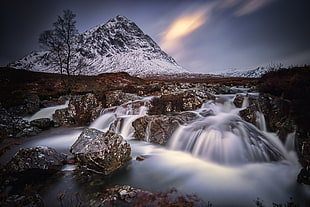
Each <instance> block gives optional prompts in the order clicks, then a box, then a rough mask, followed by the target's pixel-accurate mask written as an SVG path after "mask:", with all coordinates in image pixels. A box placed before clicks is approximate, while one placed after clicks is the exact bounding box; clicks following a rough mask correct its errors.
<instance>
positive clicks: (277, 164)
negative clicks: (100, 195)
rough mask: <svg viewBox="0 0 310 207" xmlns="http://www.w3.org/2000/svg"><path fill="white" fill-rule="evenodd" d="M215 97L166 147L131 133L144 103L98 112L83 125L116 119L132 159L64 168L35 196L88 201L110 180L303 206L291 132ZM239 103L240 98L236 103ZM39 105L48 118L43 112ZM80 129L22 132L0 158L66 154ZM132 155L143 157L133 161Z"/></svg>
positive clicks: (233, 202) (103, 126) (308, 198)
mask: <svg viewBox="0 0 310 207" xmlns="http://www.w3.org/2000/svg"><path fill="white" fill-rule="evenodd" d="M217 98H218V99H221V100H225V101H218V102H207V103H205V104H204V105H203V106H202V108H201V109H199V110H197V111H195V112H194V113H197V114H198V115H199V116H200V117H199V118H198V119H197V120H195V121H194V122H193V123H191V124H188V125H184V126H182V125H181V126H179V128H178V129H177V130H176V131H175V132H174V134H173V135H172V137H171V138H170V140H169V142H168V144H167V145H166V146H160V145H155V144H151V143H148V142H142V141H136V140H134V139H133V137H132V136H133V130H134V129H133V127H132V126H131V123H132V122H133V121H134V120H135V119H137V118H138V117H141V116H144V115H146V113H147V106H146V105H145V106H141V107H140V108H139V109H137V110H135V109H133V108H130V107H127V108H126V109H124V107H121V106H120V107H118V108H117V109H116V110H115V111H109V110H106V111H103V112H102V114H101V116H100V117H99V118H97V119H96V120H95V121H94V122H93V123H92V124H91V125H90V127H92V128H96V129H100V130H102V131H106V130H108V129H109V128H111V127H112V123H118V124H116V125H115V126H114V128H115V129H114V130H115V131H116V132H117V133H120V134H121V135H122V136H123V137H124V138H125V139H126V140H127V141H128V142H129V143H130V145H131V149H132V158H133V159H132V160H131V161H129V162H128V163H127V164H126V165H125V166H124V167H122V168H121V169H119V170H117V171H116V172H115V173H113V174H112V175H108V176H104V175H100V174H95V173H92V172H88V174H87V176H86V175H84V176H82V177H79V176H78V175H76V173H75V172H74V169H75V166H74V165H66V166H64V168H63V169H62V171H63V174H62V175H61V176H58V177H57V178H51V179H50V180H46V181H44V183H43V184H44V185H45V188H44V190H42V192H41V196H42V197H43V199H44V202H45V204H46V206H60V203H59V201H58V200H57V195H58V194H59V193H62V192H65V193H66V195H67V200H64V202H65V204H67V205H68V206H69V205H70V202H71V205H72V202H73V201H72V197H74V195H75V194H76V193H77V192H78V193H80V194H81V195H82V197H83V199H84V200H88V201H87V202H89V201H90V200H91V199H95V198H91V196H89V195H93V194H95V192H100V189H104V188H105V187H106V186H111V185H115V184H119V185H131V186H133V187H135V188H141V189H143V190H149V191H152V192H160V191H167V190H169V189H171V188H176V189H177V190H178V193H180V194H195V195H197V196H198V197H199V198H200V199H202V200H203V201H204V202H205V203H208V201H209V202H211V203H212V204H213V206H215V207H221V206H230V207H232V206H238V207H243V206H244V207H248V206H256V205H255V201H256V200H257V199H259V200H261V201H263V204H264V206H272V203H278V204H286V203H287V202H288V201H290V200H291V199H292V200H293V201H294V202H296V203H298V204H299V206H305V207H306V206H309V204H310V188H309V186H305V185H301V184H298V183H297V182H296V177H297V175H298V173H299V171H300V169H301V166H300V164H299V163H298V159H297V155H296V153H295V152H294V150H293V149H294V147H293V140H294V134H290V135H289V136H288V138H287V141H286V143H285V144H282V143H281V142H280V140H279V138H278V137H277V136H276V135H275V134H273V133H269V132H267V131H266V127H265V123H264V119H263V117H260V116H258V117H260V119H258V120H257V126H254V125H252V124H249V123H247V122H245V121H243V120H242V119H241V117H240V116H239V115H238V112H239V111H240V108H236V107H234V106H233V104H232V100H233V98H234V95H233V94H232V95H229V96H227V95H225V96H218V97H217ZM149 99H150V98H148V99H145V100H144V101H146V102H147V101H148V100H149ZM127 105H128V103H127ZM246 105H247V103H246V99H245V101H244V103H243V107H246ZM62 107H64V105H62V106H60V108H62ZM55 108H56V109H57V108H59V107H54V109H55ZM56 109H55V110H56ZM43 110H46V111H48V114H49V116H50V110H47V109H43ZM38 113H39V112H38ZM40 117H42V116H41V115H40ZM43 117H44V115H43ZM29 119H31V118H29ZM120 120H121V121H120ZM82 130H83V127H59V128H52V129H49V130H47V131H44V132H42V133H40V134H39V135H36V136H34V137H30V138H23V139H22V140H21V143H22V144H21V145H20V146H15V147H13V148H11V150H9V151H8V152H7V153H6V154H5V155H4V156H2V157H1V161H2V162H4V160H5V161H8V160H9V159H10V157H12V156H13V155H14V153H16V152H17V151H18V149H19V148H21V147H23V148H28V147H35V146H39V145H40V146H42V145H44V146H49V147H53V148H55V149H56V150H57V151H58V152H63V153H66V154H70V152H69V149H70V147H71V145H72V144H73V143H74V142H75V140H76V139H77V137H78V136H79V134H80V133H81V132H82ZM139 155H143V156H145V157H147V159H145V160H143V161H137V160H136V157H137V156H139ZM70 200H71V201H70ZM87 202H85V203H87ZM64 206H66V205H64ZM85 206H87V204H86V205H85Z"/></svg>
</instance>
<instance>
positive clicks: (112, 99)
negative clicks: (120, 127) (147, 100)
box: [105, 90, 142, 107]
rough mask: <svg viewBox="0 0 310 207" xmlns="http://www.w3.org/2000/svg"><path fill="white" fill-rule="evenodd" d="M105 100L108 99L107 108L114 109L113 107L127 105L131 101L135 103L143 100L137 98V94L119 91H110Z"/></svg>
mask: <svg viewBox="0 0 310 207" xmlns="http://www.w3.org/2000/svg"><path fill="white" fill-rule="evenodd" d="M105 99H106V101H105V102H106V103H105V104H106V106H107V107H112V106H119V105H122V104H124V103H127V102H129V101H135V100H139V99H142V98H141V97H140V96H137V95H135V94H131V93H124V92H122V91H119V90H115V91H109V92H107V93H106V94H105Z"/></svg>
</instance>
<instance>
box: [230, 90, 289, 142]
mask: <svg viewBox="0 0 310 207" xmlns="http://www.w3.org/2000/svg"><path fill="white" fill-rule="evenodd" d="M243 101H244V96H243V95H237V96H236V98H235V100H234V104H235V105H236V106H237V107H242V103H243ZM259 113H262V114H263V115H264V118H265V120H266V125H267V126H266V127H267V130H268V131H270V132H276V133H277V134H278V136H279V138H280V139H281V140H282V141H283V142H284V141H285V139H286V137H287V135H288V134H289V133H291V132H293V131H294V130H295V127H294V126H295V124H294V121H293V119H292V117H291V114H290V113H291V107H290V102H289V101H288V100H285V99H281V98H278V97H275V96H272V95H269V94H260V95H259V97H258V98H256V97H253V96H248V106H247V107H246V108H245V109H243V110H241V111H240V112H239V114H240V116H241V117H242V118H243V119H244V120H245V121H247V122H249V123H252V124H254V125H256V126H257V120H258V118H259V115H260V114H259Z"/></svg>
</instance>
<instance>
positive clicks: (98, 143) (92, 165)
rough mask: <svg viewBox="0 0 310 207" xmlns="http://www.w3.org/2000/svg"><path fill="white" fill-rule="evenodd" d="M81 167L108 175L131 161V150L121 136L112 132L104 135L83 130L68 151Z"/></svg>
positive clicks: (95, 131) (94, 130)
mask: <svg viewBox="0 0 310 207" xmlns="http://www.w3.org/2000/svg"><path fill="white" fill-rule="evenodd" d="M70 151H71V153H72V154H73V155H74V156H75V157H76V159H77V161H78V162H79V163H80V164H81V165H85V166H87V168H89V169H91V170H94V171H97V172H100V173H103V174H105V175H107V174H110V173H111V172H113V171H115V170H116V169H118V168H120V167H121V166H123V165H124V164H125V163H126V162H127V161H129V160H130V159H131V157H130V154H131V148H130V145H129V144H128V143H127V141H126V140H124V139H123V137H122V136H120V135H118V134H116V133H115V132H113V131H107V132H105V133H103V132H101V131H99V130H96V129H90V128H87V129H85V130H84V131H83V132H82V133H81V135H80V136H79V138H78V139H77V141H76V142H75V143H74V144H73V145H72V147H71V149H70Z"/></svg>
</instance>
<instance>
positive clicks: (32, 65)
mask: <svg viewBox="0 0 310 207" xmlns="http://www.w3.org/2000/svg"><path fill="white" fill-rule="evenodd" d="M75 41H76V44H78V48H79V53H78V55H79V56H80V57H81V58H83V59H84V62H85V63H86V67H85V68H84V69H83V70H82V71H81V73H82V74H85V75H97V74H100V73H106V72H127V73H129V74H130V75H133V76H138V77H145V76H150V75H165V74H170V75H171V74H180V73H188V71H187V70H185V69H183V68H182V67H181V66H179V65H178V64H177V63H176V61H175V60H174V59H173V58H172V57H170V56H169V55H167V54H166V53H165V52H164V51H162V50H161V49H160V47H159V46H158V45H157V44H156V42H154V41H153V40H152V39H151V38H150V37H149V36H148V35H146V34H144V33H143V31H142V30H141V29H140V28H139V27H138V26H137V25H136V24H135V23H134V22H132V21H130V20H128V19H127V18H126V17H124V16H116V17H115V18H112V19H110V20H109V21H108V22H107V23H105V24H102V25H99V26H96V27H94V28H92V29H90V30H88V31H86V32H84V33H82V34H80V35H79V36H78V38H77V39H76V40H75ZM8 66H10V67H14V68H20V69H26V70H31V71H40V72H51V73H57V72H58V71H57V69H55V68H54V67H53V66H51V64H50V61H49V52H48V51H39V52H32V53H30V54H29V55H27V56H25V57H24V58H22V59H20V60H18V61H16V62H14V63H11V64H9V65H8Z"/></svg>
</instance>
